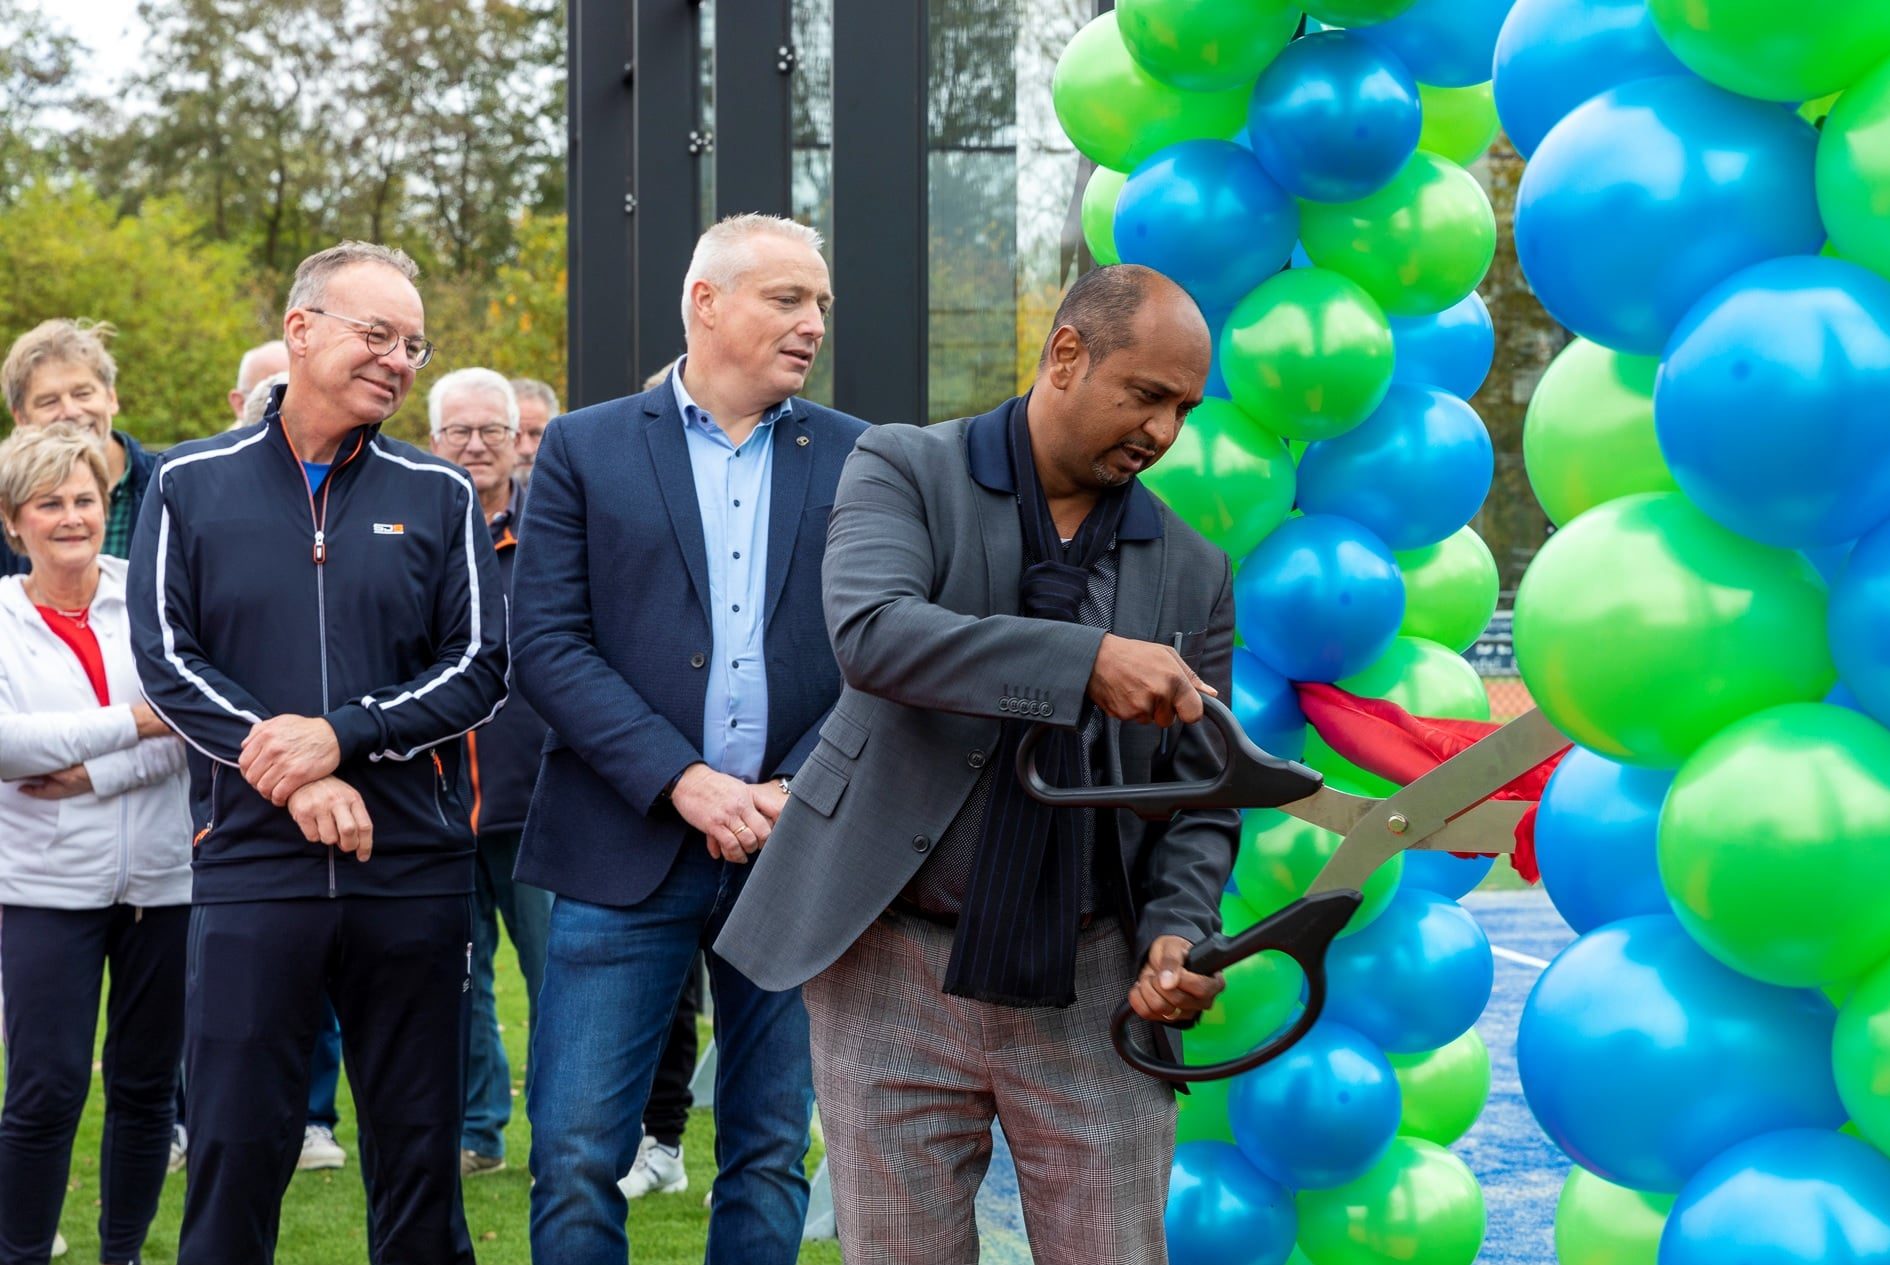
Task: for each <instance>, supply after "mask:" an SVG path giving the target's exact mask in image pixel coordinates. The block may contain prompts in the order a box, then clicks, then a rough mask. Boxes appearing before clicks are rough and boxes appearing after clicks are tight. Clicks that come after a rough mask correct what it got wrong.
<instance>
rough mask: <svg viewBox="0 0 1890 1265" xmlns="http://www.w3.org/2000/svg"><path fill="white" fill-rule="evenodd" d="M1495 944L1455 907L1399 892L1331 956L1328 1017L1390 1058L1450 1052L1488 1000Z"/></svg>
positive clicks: (1432, 895)
mask: <svg viewBox="0 0 1890 1265" xmlns="http://www.w3.org/2000/svg"><path fill="white" fill-rule="evenodd" d="M1495 978H1496V960H1495V958H1493V957H1492V956H1491V955H1490V940H1489V937H1488V936H1486V935H1484V934H1483V928H1482V927H1480V926H1478V925H1477V920H1476V919H1475V918H1473V917H1471V916H1470V914H1469V913H1468V911H1466V910H1465V909H1464V908H1463V906H1461V905H1459V904H1458V903H1457V902H1456V901H1454V900H1450V899H1448V898H1446V897H1443V896H1439V895H1438V894H1437V893H1436V892H1427V891H1424V890H1422V889H1419V888H1407V887H1400V888H1399V889H1398V891H1397V894H1396V895H1394V896H1393V897H1392V898H1391V899H1390V900H1389V901H1388V902H1386V904H1385V911H1384V912H1383V913H1381V914H1379V915H1378V917H1377V918H1375V919H1373V920H1372V921H1371V922H1370V923H1369V924H1367V925H1366V926H1365V927H1363V928H1361V929H1360V930H1358V931H1355V932H1353V933H1352V934H1351V935H1349V936H1346V937H1345V938H1344V939H1342V940H1336V941H1334V942H1333V945H1332V949H1331V951H1330V952H1328V953H1327V954H1326V988H1327V994H1326V1015H1327V1017H1329V1018H1330V1019H1331V1020H1332V1021H1333V1022H1334V1023H1341V1024H1344V1025H1346V1026H1347V1027H1350V1028H1356V1029H1358V1031H1359V1032H1361V1033H1363V1034H1364V1035H1365V1036H1366V1037H1368V1038H1369V1039H1370V1040H1372V1041H1373V1042H1375V1043H1376V1044H1377V1045H1378V1046H1379V1048H1381V1049H1383V1050H1386V1051H1389V1052H1390V1053H1392V1054H1416V1053H1418V1052H1419V1051H1422V1050H1435V1049H1436V1048H1437V1047H1438V1046H1440V1045H1448V1044H1450V1043H1451V1042H1452V1041H1455V1040H1456V1039H1457V1038H1458V1037H1460V1036H1462V1035H1463V1034H1464V1033H1465V1032H1467V1031H1469V1029H1470V1025H1471V1024H1473V1023H1475V1022H1476V1021H1477V1016H1478V1015H1480V1014H1482V1013H1483V1008H1484V1007H1485V1006H1486V1005H1488V1004H1489V1001H1490V986H1491V984H1492V983H1494V981H1495Z"/></svg>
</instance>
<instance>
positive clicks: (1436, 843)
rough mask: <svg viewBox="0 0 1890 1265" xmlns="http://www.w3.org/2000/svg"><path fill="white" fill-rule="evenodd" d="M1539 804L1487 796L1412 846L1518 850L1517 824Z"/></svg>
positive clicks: (1437, 849) (1431, 849)
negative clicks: (1488, 797)
mask: <svg viewBox="0 0 1890 1265" xmlns="http://www.w3.org/2000/svg"><path fill="white" fill-rule="evenodd" d="M1534 807H1535V804H1534V803H1532V802H1529V801H1527V800H1520V799H1486V800H1484V801H1483V802H1482V803H1481V804H1478V805H1477V806H1476V807H1475V808H1472V809H1471V810H1470V811H1469V812H1467V813H1465V814H1464V815H1463V816H1461V817H1459V818H1457V819H1456V820H1454V821H1452V822H1450V823H1449V824H1447V825H1446V826H1445V827H1444V828H1443V829H1442V830H1438V831H1436V832H1434V833H1432V834H1429V835H1427V836H1425V837H1424V838H1422V839H1420V840H1418V841H1417V842H1416V843H1414V844H1412V845H1410V846H1411V849H1412V850H1413V851H1415V850H1417V849H1419V848H1422V849H1424V850H1425V851H1426V852H1492V853H1500V854H1503V855H1508V854H1509V853H1511V852H1514V851H1515V850H1516V826H1517V824H1518V823H1520V822H1521V821H1522V819H1523V817H1524V816H1525V815H1527V813H1528V812H1529V810H1530V809H1532V808H1534Z"/></svg>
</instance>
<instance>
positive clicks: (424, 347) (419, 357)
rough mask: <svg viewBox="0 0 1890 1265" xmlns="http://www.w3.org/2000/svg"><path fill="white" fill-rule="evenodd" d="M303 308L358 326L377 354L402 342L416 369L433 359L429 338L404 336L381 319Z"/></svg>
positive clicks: (384, 352)
mask: <svg viewBox="0 0 1890 1265" xmlns="http://www.w3.org/2000/svg"><path fill="white" fill-rule="evenodd" d="M302 310H303V311H304V312H313V313H314V314H315V315H317V316H326V317H328V318H329V319H330V320H336V321H346V322H347V323H348V324H350V325H353V326H356V327H357V328H359V329H360V331H361V337H362V338H365V339H366V340H367V349H368V350H369V351H371V352H373V353H374V354H375V355H377V356H385V355H386V354H387V353H388V352H390V351H392V350H394V344H396V343H400V344H402V345H403V347H404V348H405V350H406V353H407V363H408V364H410V365H412V366H413V367H414V368H415V369H424V368H426V367H427V362H428V361H429V360H431V359H433V344H432V343H431V342H429V341H428V340H427V339H424V338H402V337H401V336H400V335H399V334H396V333H395V332H394V331H393V330H391V329H389V328H387V326H385V325H383V324H381V323H380V322H379V321H364V320H362V319H360V318H359V317H356V316H343V315H342V314H341V313H339V312H329V311H326V310H324V309H322V308H318V307H305V308H303V309H302Z"/></svg>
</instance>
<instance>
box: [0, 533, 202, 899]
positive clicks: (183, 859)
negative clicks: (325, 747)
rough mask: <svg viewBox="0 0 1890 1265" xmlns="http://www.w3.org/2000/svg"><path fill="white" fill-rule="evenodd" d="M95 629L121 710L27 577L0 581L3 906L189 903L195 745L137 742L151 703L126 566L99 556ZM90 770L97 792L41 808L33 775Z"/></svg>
mask: <svg viewBox="0 0 1890 1265" xmlns="http://www.w3.org/2000/svg"><path fill="white" fill-rule="evenodd" d="M98 563H99V584H98V593H97V595H96V596H95V597H94V598H93V599H92V621H91V626H92V631H93V633H94V634H95V635H96V636H97V637H98V645H99V651H100V653H101V655H102V656H103V657H104V660H105V678H106V684H107V687H108V689H109V691H110V694H111V699H112V705H111V706H109V707H100V706H99V705H98V696H97V695H96V694H94V693H93V692H92V685H91V682H90V681H88V680H87V679H86V676H85V669H84V668H82V667H81V666H80V665H79V659H78V656H77V655H75V654H73V653H72V650H71V649H70V648H69V647H68V646H67V645H66V644H65V643H64V642H63V641H61V640H59V638H58V636H57V635H56V634H55V633H54V632H53V630H52V629H50V628H48V627H47V626H46V621H45V620H44V619H42V618H41V617H40V614H39V612H38V611H37V610H35V609H34V608H33V603H32V600H31V599H30V598H28V597H27V596H26V590H25V587H24V586H23V584H22V583H21V579H22V577H20V576H8V577H6V578H5V579H3V580H0V905H30V906H36V907H39V908H43V909H101V908H104V907H105V906H108V905H115V904H126V905H183V904H188V903H189V902H190V806H189V803H188V791H187V785H188V783H187V780H186V777H185V773H184V744H183V743H182V742H180V741H178V740H177V739H176V738H168V737H167V738H145V739H142V740H141V739H140V738H139V737H138V727H137V723H136V722H135V721H134V720H133V719H132V717H131V705H132V704H133V703H136V702H138V701H139V700H140V699H142V698H143V694H142V693H141V691H140V687H139V684H138V667H137V664H136V662H135V661H134V660H133V658H132V653H131V627H130V622H129V620H128V619H127V618H126V613H125V562H124V561H123V560H122V559H119V558H107V557H100V558H99V560H98ZM75 764H83V765H85V768H86V772H87V773H89V774H90V775H91V778H92V790H91V791H90V792H88V793H85V794H81V795H73V796H70V797H68V798H66V799H55V800H39V799H34V798H32V797H31V796H28V795H24V794H22V793H21V792H20V787H19V782H20V780H21V779H23V778H29V777H34V776H37V775H41V774H45V773H51V772H54V771H56V770H59V769H64V768H70V767H71V766H72V765H75Z"/></svg>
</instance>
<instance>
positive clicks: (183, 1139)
mask: <svg viewBox="0 0 1890 1265" xmlns="http://www.w3.org/2000/svg"><path fill="white" fill-rule="evenodd" d="M189 1158H190V1139H189V1137H188V1136H187V1135H186V1134H185V1133H184V1126H183V1125H181V1124H174V1125H172V1126H171V1162H170V1164H169V1165H168V1166H167V1167H166V1168H165V1170H164V1171H165V1172H167V1173H181V1172H183V1171H184V1163H185V1161H187V1160H188V1159H189Z"/></svg>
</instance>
